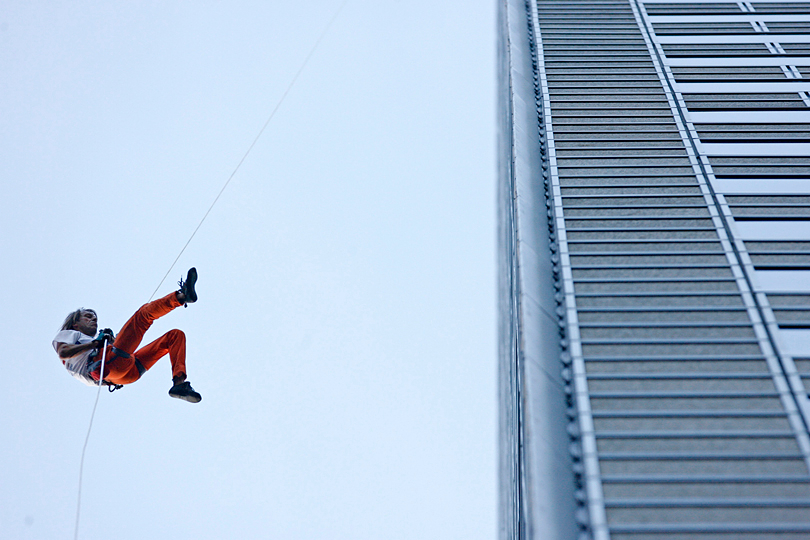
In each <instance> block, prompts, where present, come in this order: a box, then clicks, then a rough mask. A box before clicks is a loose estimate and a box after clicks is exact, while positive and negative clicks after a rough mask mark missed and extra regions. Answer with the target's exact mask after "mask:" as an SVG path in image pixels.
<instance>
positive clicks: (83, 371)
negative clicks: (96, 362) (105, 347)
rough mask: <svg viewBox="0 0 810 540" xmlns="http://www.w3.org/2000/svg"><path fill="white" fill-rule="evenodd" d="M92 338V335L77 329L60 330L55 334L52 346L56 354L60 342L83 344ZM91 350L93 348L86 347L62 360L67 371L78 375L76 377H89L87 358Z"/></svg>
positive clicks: (92, 350)
mask: <svg viewBox="0 0 810 540" xmlns="http://www.w3.org/2000/svg"><path fill="white" fill-rule="evenodd" d="M93 339H94V338H93V336H88V335H87V334H83V333H81V332H79V331H78V330H62V331H61V332H59V333H58V334H56V337H55V338H53V348H54V350H55V351H56V352H57V354H58V353H59V344H60V343H67V344H68V345H83V344H85V343H90V342H91V341H93ZM93 352H94V349H88V350H86V351H84V352H81V353H79V354H77V355H76V356H72V357H70V358H68V359H66V360H65V361H64V362H65V367H66V368H67V370H68V371H70V373H71V374H77V375H80V377H77V378H81V379H83V378H84V377H89V373H88V370H87V359H88V358H89V357H90V355H91V354H92V353H93ZM74 376H75V375H74Z"/></svg>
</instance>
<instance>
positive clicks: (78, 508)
mask: <svg viewBox="0 0 810 540" xmlns="http://www.w3.org/2000/svg"><path fill="white" fill-rule="evenodd" d="M104 336H105V337H104V339H103V340H102V342H101V371H99V372H98V390H97V391H96V401H95V402H94V403H93V412H92V413H91V414H90V425H89V426H88V427H87V436H85V438H84V447H82V461H81V465H79V496H78V500H77V501H76V526H75V527H74V529H73V540H78V539H79V515H80V514H81V511H82V477H83V476H84V454H85V453H86V452H87V443H88V441H90V431H91V430H92V429H93V418H95V417H96V407H97V406H98V397H99V396H100V395H101V388H102V387H103V386H104V363H105V361H106V360H107V340H108V339H109V338H108V336H107V335H106V334H105V335H104Z"/></svg>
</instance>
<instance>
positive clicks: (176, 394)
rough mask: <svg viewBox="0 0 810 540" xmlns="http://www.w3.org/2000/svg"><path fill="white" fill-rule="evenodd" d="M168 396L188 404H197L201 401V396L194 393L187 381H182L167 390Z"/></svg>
mask: <svg viewBox="0 0 810 540" xmlns="http://www.w3.org/2000/svg"><path fill="white" fill-rule="evenodd" d="M169 395H170V396H172V397H173V398H177V399H182V400H184V401H188V402H189V403H199V402H200V401H202V396H201V395H200V394H199V393H197V392H195V391H194V389H193V388H192V387H191V383H190V382H188V381H183V382H181V383H178V384H175V385H174V386H172V387H171V388H170V389H169Z"/></svg>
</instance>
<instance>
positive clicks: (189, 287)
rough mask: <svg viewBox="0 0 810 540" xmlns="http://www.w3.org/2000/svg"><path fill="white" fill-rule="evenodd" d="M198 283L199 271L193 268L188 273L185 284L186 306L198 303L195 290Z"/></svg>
mask: <svg viewBox="0 0 810 540" xmlns="http://www.w3.org/2000/svg"><path fill="white" fill-rule="evenodd" d="M196 283H197V269H196V268H194V267H192V268H190V269H189V271H188V275H187V276H186V280H185V281H184V282H183V288H182V291H183V294H184V295H185V296H186V301H185V303H186V304H193V303H194V302H196V301H197V291H195V290H194V285H196Z"/></svg>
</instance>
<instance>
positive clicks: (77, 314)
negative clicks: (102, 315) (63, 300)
mask: <svg viewBox="0 0 810 540" xmlns="http://www.w3.org/2000/svg"><path fill="white" fill-rule="evenodd" d="M85 311H89V312H90V313H92V314H93V315H96V317H98V315H97V314H96V312H95V310H93V309H85V308H79V309H77V310H76V311H74V312H73V313H71V314H70V315H68V316H67V317H65V322H63V323H62V330H73V325H74V324H76V323H77V322H79V319H81V318H82V313H84V312H85Z"/></svg>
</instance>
